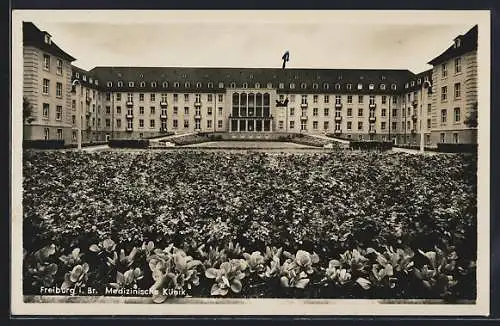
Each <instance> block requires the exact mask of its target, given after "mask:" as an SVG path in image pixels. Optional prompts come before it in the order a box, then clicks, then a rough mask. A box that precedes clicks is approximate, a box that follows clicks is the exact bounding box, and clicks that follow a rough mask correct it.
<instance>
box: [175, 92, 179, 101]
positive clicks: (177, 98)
mask: <svg viewBox="0 0 500 326" xmlns="http://www.w3.org/2000/svg"><path fill="white" fill-rule="evenodd" d="M177 101H179V94H174V102H177Z"/></svg>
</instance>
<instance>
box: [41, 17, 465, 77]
mask: <svg viewBox="0 0 500 326" xmlns="http://www.w3.org/2000/svg"><path fill="white" fill-rule="evenodd" d="M31 21H32V22H33V23H34V24H35V25H36V26H37V27H38V28H40V29H41V30H45V31H48V32H49V33H50V34H51V35H52V39H53V41H54V42H55V43H56V44H57V45H59V46H60V47H61V48H62V49H63V50H65V51H66V52H68V53H69V54H71V55H72V56H73V57H75V58H76V59H77V60H76V61H75V62H73V64H75V65H76V66H78V67H80V68H83V69H87V70H89V69H92V68H93V67H96V66H182V67H256V68H259V67H281V64H282V62H281V56H282V55H283V53H284V52H285V51H287V50H288V51H289V52H290V61H289V62H288V63H287V67H289V68H328V69H330V68H332V69H335V68H339V69H340V68H365V69H409V70H410V71H412V72H414V73H418V72H422V71H424V70H427V69H429V68H431V66H430V65H428V64H427V62H428V61H429V60H431V59H433V58H434V57H436V56H437V55H439V54H440V53H441V52H443V51H444V50H445V49H446V48H448V47H449V46H450V45H451V44H452V41H453V38H455V37H456V36H457V35H460V34H464V33H466V32H467V31H468V30H469V29H470V28H471V27H472V26H473V24H471V23H470V22H464V23H461V22H457V21H454V22H452V23H442V22H439V20H437V21H436V23H429V21H425V24H418V23H417V24H408V23H404V22H402V23H396V24H395V23H394V22H391V23H390V24H389V23H383V22H380V21H379V22H376V23H364V24H359V23H358V22H356V21H355V20H351V21H343V22H332V21H331V20H324V19H321V20H317V21H315V20H314V19H306V20H305V22H303V21H300V20H299V21H297V20H290V21H286V20H283V19H276V20H275V21H273V20H272V19H265V20H262V19H261V20H256V21H252V20H249V19H241V20H240V21H238V20H235V19H233V20H227V21H226V20H224V19H218V20H214V19H207V20H204V19H197V20H187V21H184V22H183V21H182V20H172V21H169V20H168V19H166V20H164V21H158V20H151V21H148V20H144V19H143V20H140V21H139V22H131V21H130V20H125V19H123V20H121V21H120V19H112V20H110V21H109V22H102V21H91V20H89V21H86V20H85V19H79V20H76V21H74V22H71V21H57V20H56V21H52V20H50V19H47V18H37V17H34V19H31Z"/></svg>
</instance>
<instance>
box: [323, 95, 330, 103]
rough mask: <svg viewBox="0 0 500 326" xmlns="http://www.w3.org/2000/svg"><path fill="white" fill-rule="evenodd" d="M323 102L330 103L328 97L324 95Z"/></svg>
mask: <svg viewBox="0 0 500 326" xmlns="http://www.w3.org/2000/svg"><path fill="white" fill-rule="evenodd" d="M324 102H325V103H329V102H330V96H328V95H325V98H324Z"/></svg>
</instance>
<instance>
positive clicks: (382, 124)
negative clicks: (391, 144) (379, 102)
mask: <svg viewBox="0 0 500 326" xmlns="http://www.w3.org/2000/svg"><path fill="white" fill-rule="evenodd" d="M380 129H382V130H385V121H382V122H381V123H380Z"/></svg>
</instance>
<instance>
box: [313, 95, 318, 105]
mask: <svg viewBox="0 0 500 326" xmlns="http://www.w3.org/2000/svg"><path fill="white" fill-rule="evenodd" d="M313 103H318V95H314V96H313Z"/></svg>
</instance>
